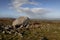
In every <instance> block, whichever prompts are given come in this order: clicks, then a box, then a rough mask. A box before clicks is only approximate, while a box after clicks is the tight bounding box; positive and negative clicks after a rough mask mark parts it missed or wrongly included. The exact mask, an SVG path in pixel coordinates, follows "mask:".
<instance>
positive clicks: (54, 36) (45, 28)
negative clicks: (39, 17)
mask: <svg viewBox="0 0 60 40" xmlns="http://www.w3.org/2000/svg"><path fill="white" fill-rule="evenodd" d="M3 21H4V20H3ZM3 21H0V22H2V23H3ZM12 21H13V20H12ZM12 21H9V20H8V21H7V22H6V20H5V21H4V24H7V23H8V24H11V23H12ZM20 33H21V34H22V36H21V35H19V34H18V33H17V34H16V35H14V34H1V33H0V38H2V39H1V40H40V39H41V38H42V37H46V38H47V39H49V40H60V22H53V21H36V20H31V21H30V25H29V28H27V29H26V28H21V29H20Z"/></svg>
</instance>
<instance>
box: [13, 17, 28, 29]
mask: <svg viewBox="0 0 60 40" xmlns="http://www.w3.org/2000/svg"><path fill="white" fill-rule="evenodd" d="M28 24H29V18H28V17H23V16H22V17H19V18H17V19H16V20H14V21H13V23H12V25H13V27H14V28H19V27H26V26H27V25H28Z"/></svg>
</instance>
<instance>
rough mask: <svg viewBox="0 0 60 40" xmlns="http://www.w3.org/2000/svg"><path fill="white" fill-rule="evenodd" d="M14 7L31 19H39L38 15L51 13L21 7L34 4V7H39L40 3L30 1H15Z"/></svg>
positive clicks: (45, 10)
mask: <svg viewBox="0 0 60 40" xmlns="http://www.w3.org/2000/svg"><path fill="white" fill-rule="evenodd" d="M12 4H13V7H14V8H15V9H16V10H17V11H18V12H20V13H26V14H27V15H29V16H30V17H33V16H35V17H37V16H38V15H41V14H44V13H48V12H49V11H48V10H47V9H45V8H29V7H26V8H23V7H21V6H22V5H23V4H32V5H38V2H34V1H32V2H29V0H13V1H12Z"/></svg>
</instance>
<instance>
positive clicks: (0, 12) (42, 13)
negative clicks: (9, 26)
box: [0, 0, 60, 19]
mask: <svg viewBox="0 0 60 40" xmlns="http://www.w3.org/2000/svg"><path fill="white" fill-rule="evenodd" d="M20 16H28V17H30V18H38V19H60V0H22V1H21V0H13V1H12V0H0V17H11V18H17V17H20Z"/></svg>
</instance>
